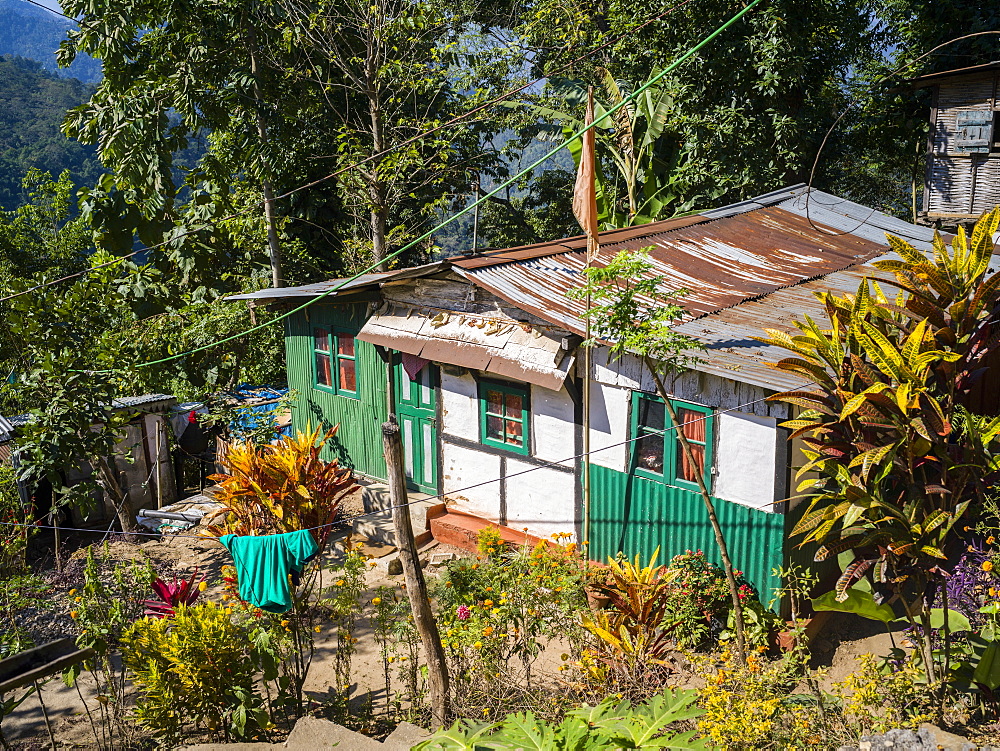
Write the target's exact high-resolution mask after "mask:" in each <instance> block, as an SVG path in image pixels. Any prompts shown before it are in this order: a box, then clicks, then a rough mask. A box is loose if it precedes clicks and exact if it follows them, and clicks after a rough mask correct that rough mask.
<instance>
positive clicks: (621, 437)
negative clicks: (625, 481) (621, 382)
mask: <svg viewBox="0 0 1000 751" xmlns="http://www.w3.org/2000/svg"><path fill="white" fill-rule="evenodd" d="M631 394H632V392H631V390H630V389H628V388H619V387H616V386H610V385H608V384H606V383H599V382H597V381H592V382H591V384H590V450H591V454H590V462H591V464H596V465H598V466H600V467H607V468H608V469H614V470H617V471H618V472H624V471H625V469H626V466H625V465H626V462H627V461H628V446H627V445H625V444H623V443H622V441H626V440H628V410H629V400H630V399H631V398H632V397H631ZM606 446H609V447H610V448H605V447H606ZM598 449H603V450H598Z"/></svg>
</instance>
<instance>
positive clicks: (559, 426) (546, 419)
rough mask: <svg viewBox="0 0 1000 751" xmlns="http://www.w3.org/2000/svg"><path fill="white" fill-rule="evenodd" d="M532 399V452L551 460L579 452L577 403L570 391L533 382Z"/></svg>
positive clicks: (539, 457) (544, 459)
mask: <svg viewBox="0 0 1000 751" xmlns="http://www.w3.org/2000/svg"><path fill="white" fill-rule="evenodd" d="M530 403H531V432H532V440H531V442H532V444H533V450H532V455H533V456H535V457H537V458H538V459H542V460H543V461H547V462H552V461H559V460H560V459H565V458H566V457H568V456H573V454H575V453H576V451H575V440H574V436H575V435H576V426H575V422H574V415H575V409H574V407H575V405H574V404H573V399H572V397H570V395H569V392H568V391H566V389H562V390H561V391H553V390H552V389H546V388H542V387H541V386H532V387H531V400H530ZM567 466H573V463H572V462H570V463H569V464H567Z"/></svg>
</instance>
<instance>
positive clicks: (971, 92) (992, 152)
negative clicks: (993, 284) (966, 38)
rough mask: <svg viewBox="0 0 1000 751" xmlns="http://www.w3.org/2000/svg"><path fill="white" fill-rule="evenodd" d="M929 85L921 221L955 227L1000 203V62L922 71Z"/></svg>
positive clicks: (918, 82) (919, 81) (923, 83)
mask: <svg viewBox="0 0 1000 751" xmlns="http://www.w3.org/2000/svg"><path fill="white" fill-rule="evenodd" d="M912 84H913V86H914V87H915V88H930V89H931V90H932V94H931V111H930V130H929V133H928V137H927V172H926V179H925V181H924V201H923V211H922V212H921V215H920V218H921V219H923V221H925V222H927V223H930V224H935V225H939V226H942V227H944V228H950V227H954V226H956V225H959V224H967V223H971V222H974V221H975V220H976V219H978V218H979V217H980V216H981V215H982V214H983V212H985V211H989V210H991V209H992V208H994V207H995V206H997V205H1000V126H998V124H997V121H998V113H1000V104H998V97H1000V62H992V63H987V64H985V65H976V66H973V67H969V68H961V69H958V70H948V71H943V72H941V73H933V74H930V75H926V76H921V77H919V78H916V79H914V80H913V81H912Z"/></svg>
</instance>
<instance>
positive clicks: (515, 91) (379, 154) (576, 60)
mask: <svg viewBox="0 0 1000 751" xmlns="http://www.w3.org/2000/svg"><path fill="white" fill-rule="evenodd" d="M27 1H28V2H34V0H27ZM693 1H694V0H682V2H679V3H677V4H676V5H673V6H671V7H670V8H668V9H667V10H665V11H663V12H662V13H658V14H657V15H655V16H651V17H650V18H648V19H646V20H645V21H644V22H643V23H641V24H639V25H638V26H636V27H634V28H632V29H630V30H629V31H625V32H622V33H621V34H618V35H617V36H615V37H612V38H611V39H609V40H608V41H606V42H604V43H603V44H601V45H600V46H598V47H595V48H594V49H592V50H590V51H589V52H586V53H584V54H583V55H580V56H579V57H576V58H574V59H573V60H570V61H569V62H568V63H566V64H564V65H563V66H561V67H559V68H556V69H555V70H554V71H550V72H549V73H546V74H545V75H544V76H539V77H538V78H536V79H534V80H533V81H529V82H528V83H526V84H524V85H523V86H518V87H517V88H514V89H511V90H509V91H507V92H505V93H503V94H501V95H499V96H497V97H494V98H493V99H491V100H489V101H488V102H485V103H484V104H480V105H479V106H477V107H474V108H473V109H471V110H469V111H468V112H464V113H463V114H461V115H456V116H455V117H453V118H451V119H450V120H447V121H445V122H444V123H441V124H440V125H437V126H435V127H433V128H431V129H430V130H426V131H423V132H422V133H418V134H417V135H415V136H411V137H410V138H408V139H406V140H405V141H402V142H400V143H398V144H395V145H394V146H390V147H389V148H386V149H383V150H382V151H378V152H375V153H374V154H370V155H369V156H367V157H365V158H364V159H361V160H360V161H357V162H354V163H353V164H349V165H347V166H345V167H341V168H340V169H338V170H335V171H333V172H331V173H330V174H328V175H326V176H324V177H320V178H317V179H315V180H312V181H310V182H307V183H304V184H302V185H299V186H298V187H296V188H292V189H291V190H289V191H287V192H285V193H281V194H280V195H277V196H275V197H274V198H273V199H271V200H272V201H280V200H281V199H284V198H288V197H289V196H292V195H294V194H296V193H298V192H299V191H302V190H307V189H309V188H313V187H316V186H317V185H319V184H321V183H324V182H327V181H328V180H332V179H333V178H335V177H339V176H340V175H343V174H345V173H347V172H350V171H352V170H356V169H358V168H359V167H361V166H362V165H365V164H368V163H369V162H372V161H375V160H376V159H381V158H383V157H385V156H388V155H389V154H392V153H394V152H396V151H399V150H400V149H404V148H406V147H407V146H410V145H412V144H414V143H416V142H418V141H422V140H423V139H425V138H427V137H428V136H432V135H434V134H435V133H438V132H440V131H442V130H444V129H445V128H450V127H451V126H453V125H457V124H459V123H461V122H463V121H465V120H467V119H468V118H470V117H472V116H473V115H476V114H478V113H480V112H483V111H485V110H488V109H493V108H494V107H496V106H497V105H498V104H500V103H501V102H504V101H506V100H507V99H510V98H511V97H512V96H514V95H515V94H520V93H521V92H522V91H525V90H526V89H529V88H531V87H532V86H535V85H537V84H539V83H541V82H542V81H545V80H546V79H547V78H551V77H553V76H557V75H559V74H560V73H564V72H566V71H567V70H569V69H570V68H572V67H573V66H574V65H576V64H577V63H580V62H582V61H584V60H586V59H587V58H589V57H592V56H593V55H596V54H597V53H598V52H600V51H602V50H604V49H607V48H608V47H610V46H611V45H613V44H617V43H618V42H620V41H621V40H622V39H624V38H625V37H627V36H630V35H632V34H635V33H636V32H637V31H639V30H640V29H643V28H645V27H646V26H648V25H649V24H651V23H654V22H655V21H659V20H662V19H663V18H665V17H666V16H667V15H669V14H670V13H672V12H673V11H675V10H677V9H678V8H681V7H683V6H685V5H687V4H688V3H691V2H693ZM34 4H35V5H39V3H34ZM39 7H42V8H44V7H45V6H44V5H39ZM46 10H48V9H46ZM52 12H53V13H54V12H55V11H52ZM59 15H64V14H62V13H60V14H59ZM64 17H65V18H70V17H69V16H64ZM70 20H71V21H72V20H75V19H72V18H70ZM521 174H524V173H521ZM519 176H520V175H519ZM257 205H259V204H255V205H254V207H253V208H256V206H257ZM474 205H475V204H474ZM250 208H251V207H248V208H245V209H241V210H240V211H236V212H233V213H231V214H227V215H226V216H223V217H220V218H218V219H215V220H213V221H212V222H210V223H209V224H207V225H201V226H199V227H197V228H194V229H189V230H184V231H183V232H179V233H176V234H174V235H173V236H171V238H170V239H169V240H163V241H161V242H158V243H154V244H152V245H145V246H143V247H141V248H139V249H138V250H134V251H132V252H131V253H127V254H125V255H122V256H118V257H117V258H115V259H113V260H111V261H106V262H105V263H101V264H98V265H96V266H91V267H89V268H87V269H84V270H82V271H78V272H76V273H73V274H67V275H66V276H62V277H59V278H58V279H52V280H51V281H46V282H42V283H40V284H36V285H35V286H33V287H29V288H27V289H24V290H21V291H20V292H15V293H14V294H11V295H7V296H5V297H0V302H6V301H7V300H12V299H14V298H15V297H20V296H21V295H26V294H29V293H31V292H35V291H37V290H39V289H42V288H43V287H48V286H51V285H53V284H60V283H62V282H65V281H69V280H70V279H76V278H77V277H80V276H83V275H85V274H89V273H91V272H94V271H97V270H98V269H103V268H106V267H108V266H113V265H115V264H117V263H121V262H122V261H124V260H126V259H129V258H133V257H134V256H136V255H138V254H140V253H145V252H147V251H150V250H155V249H156V248H162V247H163V246H164V245H168V244H170V243H172V242H176V241H177V240H180V239H182V238H184V237H187V236H188V235H192V234H195V233H196V232H201V231H202V230H203V229H205V228H206V226H214V225H215V224H219V223H221V222H226V221H229V220H231V219H236V218H237V217H240V216H242V215H243V214H246V213H247V212H249V211H250Z"/></svg>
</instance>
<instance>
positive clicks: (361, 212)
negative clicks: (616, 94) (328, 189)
mask: <svg viewBox="0 0 1000 751" xmlns="http://www.w3.org/2000/svg"><path fill="white" fill-rule="evenodd" d="M281 4H282V6H283V7H284V8H285V10H286V12H287V14H288V16H289V18H290V19H291V21H290V24H291V25H290V33H292V34H293V35H294V37H293V38H294V39H295V42H296V44H297V45H300V46H301V48H302V49H303V50H304V54H305V56H306V59H307V61H308V63H309V66H310V67H309V68H308V69H307V70H306V71H303V73H302V75H311V76H312V77H313V78H316V77H320V78H321V83H322V84H323V87H324V96H325V97H326V99H327V102H328V111H327V112H328V116H329V117H331V119H332V121H333V123H334V124H335V138H336V156H337V162H336V164H337V165H338V166H341V165H347V164H355V163H358V162H362V161H363V160H370V161H368V162H367V163H366V164H364V165H363V166H362V167H361V168H359V169H354V170H351V171H349V172H347V173H345V174H344V175H342V176H341V177H340V178H339V183H338V190H339V192H340V196H341V199H342V200H343V202H344V205H345V207H346V209H347V211H348V212H349V214H350V215H351V217H352V219H353V222H352V230H351V231H352V237H351V242H352V243H353V244H354V246H355V247H356V248H358V247H360V248H363V249H365V250H368V251H369V252H367V253H365V252H363V251H362V252H358V251H357V250H355V252H354V253H353V255H354V257H355V258H356V259H357V260H356V261H355V263H354V265H355V266H357V267H364V266H368V265H371V264H372V263H378V262H380V261H382V260H383V259H384V258H385V257H386V256H387V255H388V254H389V253H390V252H391V249H392V247H393V246H397V247H398V246H399V245H402V244H404V243H405V242H406V240H407V239H409V238H410V237H412V236H414V235H416V234H420V232H422V231H423V230H424V229H425V228H426V226H427V225H428V223H429V222H431V221H432V220H434V219H436V218H437V217H438V216H439V214H440V213H441V212H442V211H445V210H450V209H451V208H453V206H454V205H455V204H457V203H459V202H464V201H461V199H464V197H465V196H466V195H467V193H468V188H467V186H468V185H469V182H470V176H471V175H473V174H475V173H479V172H482V171H483V170H488V169H489V168H490V166H491V164H492V161H493V160H492V154H491V152H490V151H489V150H488V149H482V148H480V135H481V134H482V133H483V132H486V133H487V134H488V133H490V132H491V129H494V130H495V129H497V128H496V124H494V123H491V122H488V121H487V122H483V121H472V122H469V123H466V124H464V125H463V126H462V127H460V128H452V129H448V130H443V131H440V132H438V133H436V134H434V135H431V136H428V137H425V138H422V139H420V140H419V141H417V142H414V143H409V141H410V140H411V139H412V138H413V137H414V136H416V135H418V134H420V133H421V132H423V131H425V130H427V129H429V128H431V127H434V126H437V125H439V124H441V123H442V122H444V121H446V120H449V119H451V118H452V117H453V116H455V115H457V114H460V113H462V112H463V111H465V110H467V109H471V108H472V107H473V106H475V105H476V104H477V103H478V102H479V101H480V100H481V99H482V98H483V94H484V93H485V91H487V90H488V89H487V87H488V86H489V84H490V82H491V81H493V80H495V79H496V77H497V71H498V70H499V71H501V72H502V71H504V70H505V66H504V65H503V64H502V62H499V63H498V56H497V55H496V53H495V52H494V53H493V54H485V59H486V60H487V62H488V66H487V65H484V64H483V63H482V62H481V61H480V60H478V58H479V57H482V55H478V54H476V53H475V52H474V51H473V50H472V46H473V43H472V42H470V40H469V39H467V33H471V31H470V25H471V24H470V23H469V19H468V17H467V15H466V13H465V12H464V11H465V8H464V7H462V5H459V6H455V4H448V3H443V2H440V0H421V2H401V1H400V0H375V1H374V2H362V0H347V1H346V2H331V0H281ZM476 10H477V11H478V17H477V20H480V21H482V20H483V19H485V18H488V16H489V11H488V10H487V9H485V7H481V8H478V9H476ZM313 71H315V72H313ZM473 71H475V72H476V73H479V74H480V75H479V76H473V75H471V74H472V73H473ZM490 71H492V72H490ZM501 80H505V79H503V78H502V77H501ZM387 150H391V151H392V153H390V154H386V155H384V156H378V157H377V158H375V157H376V155H382V154H383V152H385V151H387ZM408 260H417V259H416V258H411V259H408ZM404 262H405V260H404ZM383 267H384V266H383Z"/></svg>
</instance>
